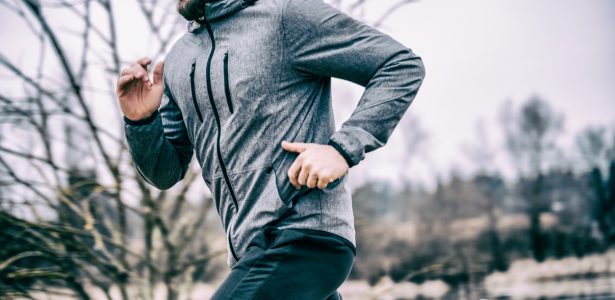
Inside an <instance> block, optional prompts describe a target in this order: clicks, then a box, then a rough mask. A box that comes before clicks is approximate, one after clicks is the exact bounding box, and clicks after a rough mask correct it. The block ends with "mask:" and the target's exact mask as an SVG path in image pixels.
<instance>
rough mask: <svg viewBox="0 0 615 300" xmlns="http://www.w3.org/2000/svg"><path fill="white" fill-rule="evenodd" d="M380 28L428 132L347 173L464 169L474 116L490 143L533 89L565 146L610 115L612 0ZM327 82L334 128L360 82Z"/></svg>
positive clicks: (127, 16)
mask: <svg viewBox="0 0 615 300" xmlns="http://www.w3.org/2000/svg"><path fill="white" fill-rule="evenodd" d="M116 3H117V2H116ZM126 3H127V4H122V6H119V5H117V4H116V10H117V19H118V22H119V26H118V28H120V31H121V34H120V46H121V48H122V49H121V50H122V53H123V54H124V57H131V56H134V57H139V56H142V55H147V54H150V53H148V51H147V43H146V42H145V40H144V38H143V37H141V36H140V34H139V30H140V29H139V28H135V27H134V26H133V25H132V24H134V22H135V20H134V19H133V17H132V16H134V5H133V4H132V1H127V2H126ZM368 3H371V4H369V6H368V7H367V8H366V10H365V13H366V18H367V19H368V20H369V19H372V20H373V19H374V18H376V17H377V16H379V15H380V13H381V12H382V10H383V9H385V8H386V7H387V6H386V4H387V3H388V4H390V3H394V2H393V0H378V1H369V2H368ZM170 13H175V12H170ZM0 15H1V17H2V21H0V25H2V26H0V34H1V36H2V37H3V38H2V46H1V51H2V53H4V54H7V55H9V56H10V55H12V54H15V55H22V56H23V55H25V54H24V53H28V47H29V46H28V42H27V41H26V40H23V39H21V36H22V35H23V34H24V33H25V31H24V30H26V29H25V27H24V26H23V24H22V25H19V24H17V23H15V22H16V19H15V18H12V17H10V16H9V15H8V14H7V11H6V10H2V11H1V12H0ZM49 17H50V18H54V17H55V18H56V20H57V18H58V17H59V16H49ZM56 24H57V23H56ZM64 28H70V24H64ZM382 30H383V31H385V32H386V33H388V34H391V35H392V36H393V37H394V38H396V39H398V40H399V41H400V42H402V43H403V44H405V45H407V46H408V47H410V48H411V49H412V50H413V51H414V52H415V53H417V54H418V55H420V56H421V57H422V58H423V60H424V63H425V65H426V70H427V76H426V79H425V82H424V84H423V87H422V88H421V90H420V92H419V95H418V96H417V98H416V100H415V102H414V103H413V104H412V106H411V108H410V112H409V114H408V116H407V117H408V118H412V117H416V118H417V119H418V120H419V121H420V123H421V124H422V127H423V128H424V129H425V130H426V131H427V132H428V133H429V135H430V143H429V148H428V150H429V151H428V152H427V154H428V156H425V157H418V158H417V159H416V160H417V161H416V162H415V163H414V164H413V165H412V168H411V169H410V170H403V169H404V168H403V167H400V163H399V162H400V161H401V159H402V156H404V155H406V154H405V153H402V152H401V151H400V149H402V147H401V145H402V144H403V132H402V131H400V130H397V131H396V132H395V133H394V135H393V137H392V138H391V139H390V141H389V144H387V146H385V148H383V149H380V150H378V151H376V152H373V153H370V154H368V158H367V159H366V160H365V161H364V162H363V163H362V164H360V165H359V166H357V167H356V171H355V173H356V174H357V175H356V177H361V178H362V177H363V176H375V177H381V178H388V179H392V180H394V179H395V178H396V177H398V176H399V174H400V173H403V172H405V173H406V174H410V178H411V179H414V180H421V181H424V182H429V181H433V179H434V178H435V176H434V175H438V176H445V175H446V174H448V172H449V170H450V169H451V168H459V169H462V170H471V166H470V165H469V164H468V160H467V158H466V156H465V155H464V153H463V151H462V147H461V145H463V144H464V143H467V142H470V141H473V140H475V130H474V128H475V124H476V122H477V120H479V119H484V120H485V124H486V125H487V127H488V129H489V133H490V135H491V137H492V138H493V139H494V142H497V139H498V137H499V136H500V133H501V129H500V127H499V124H498V122H497V113H498V110H499V107H500V106H501V105H502V103H503V102H504V101H505V100H507V99H510V100H512V101H513V102H514V103H516V104H519V103H521V102H523V101H525V100H527V99H528V98H529V97H530V96H532V95H534V94H538V95H540V96H542V97H544V99H546V100H548V101H549V102H550V103H552V105H553V106H554V108H555V109H556V110H557V111H559V112H561V113H563V114H564V115H565V117H566V123H565V126H566V133H567V136H568V138H567V140H568V143H569V142H570V140H571V138H570V137H571V136H572V135H573V134H574V133H576V132H578V131H579V130H580V129H582V128H583V127H584V126H587V125H592V124H598V125H600V124H603V125H607V124H610V125H613V121H615V113H614V112H615V1H611V0H499V1H492V0H467V1H459V0H422V1H419V2H416V3H414V4H411V5H408V6H405V7H403V8H402V9H400V10H399V11H397V12H395V13H394V14H393V15H391V17H390V18H389V19H388V20H387V21H386V22H385V23H384V24H383V27H382ZM22 61H24V60H22ZM27 61H28V60H27V59H25V62H24V63H27ZM2 74H4V75H6V71H3V72H2ZM3 79H6V77H5V76H3ZM334 88H335V91H336V93H335V95H336V96H337V98H336V99H334V102H335V107H336V108H337V111H336V117H337V122H338V126H339V124H341V122H342V121H343V120H344V119H345V118H347V117H348V115H349V114H350V113H351V111H352V110H351V108H352V107H350V108H349V104H353V103H355V104H356V101H357V100H358V99H359V96H360V94H361V89H360V88H358V87H357V86H354V85H351V84H347V83H341V82H339V81H336V82H335V86H334ZM340 98H344V99H340ZM105 105H107V107H108V109H115V107H110V106H108V104H105ZM564 142H566V141H564ZM356 180H359V181H360V179H356Z"/></svg>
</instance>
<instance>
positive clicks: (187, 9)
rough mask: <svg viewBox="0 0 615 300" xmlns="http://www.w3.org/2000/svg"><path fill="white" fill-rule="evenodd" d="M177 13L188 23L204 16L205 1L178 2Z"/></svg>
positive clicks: (184, 0)
mask: <svg viewBox="0 0 615 300" xmlns="http://www.w3.org/2000/svg"><path fill="white" fill-rule="evenodd" d="M177 12H179V14H180V15H182V17H184V19H186V20H188V21H193V20H196V19H198V18H199V17H201V16H203V15H204V14H205V0H179V1H178V2H177Z"/></svg>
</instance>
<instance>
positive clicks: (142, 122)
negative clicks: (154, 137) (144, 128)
mask: <svg viewBox="0 0 615 300" xmlns="http://www.w3.org/2000/svg"><path fill="white" fill-rule="evenodd" d="M157 116H158V110H155V111H154V112H153V113H152V114H151V115H150V116H149V117H146V118H143V119H139V120H136V121H133V120H130V119H128V118H126V116H124V117H123V118H124V123H126V124H128V125H132V126H140V125H147V124H150V123H152V122H153V121H154V120H156V117H157Z"/></svg>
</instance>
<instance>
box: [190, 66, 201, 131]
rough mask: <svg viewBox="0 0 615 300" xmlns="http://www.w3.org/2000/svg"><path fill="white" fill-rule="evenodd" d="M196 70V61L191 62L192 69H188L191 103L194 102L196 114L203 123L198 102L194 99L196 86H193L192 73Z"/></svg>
mask: <svg viewBox="0 0 615 300" xmlns="http://www.w3.org/2000/svg"><path fill="white" fill-rule="evenodd" d="M195 71H196V61H194V62H193V63H192V70H191V71H190V92H191V93H192V104H194V109H195V110H196V115H197V116H198V117H199V121H201V123H203V115H202V114H201V110H200V109H199V104H198V102H197V101H196V88H195V87H194V73H195Z"/></svg>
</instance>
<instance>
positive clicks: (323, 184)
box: [316, 176, 331, 190]
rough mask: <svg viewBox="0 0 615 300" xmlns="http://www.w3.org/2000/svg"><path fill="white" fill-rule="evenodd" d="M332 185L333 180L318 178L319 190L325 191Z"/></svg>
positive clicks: (324, 177)
mask: <svg viewBox="0 0 615 300" xmlns="http://www.w3.org/2000/svg"><path fill="white" fill-rule="evenodd" d="M329 183H331V178H330V177H327V176H322V177H318V184H317V185H316V186H317V187H318V188H319V189H321V190H322V189H324V188H326V187H327V185H328V184H329Z"/></svg>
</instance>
